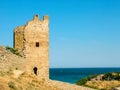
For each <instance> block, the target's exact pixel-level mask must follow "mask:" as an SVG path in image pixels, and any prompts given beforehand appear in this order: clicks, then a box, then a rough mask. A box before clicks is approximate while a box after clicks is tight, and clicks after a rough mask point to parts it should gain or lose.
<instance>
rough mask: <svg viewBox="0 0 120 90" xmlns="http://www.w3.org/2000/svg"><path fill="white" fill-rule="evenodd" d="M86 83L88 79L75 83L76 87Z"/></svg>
mask: <svg viewBox="0 0 120 90" xmlns="http://www.w3.org/2000/svg"><path fill="white" fill-rule="evenodd" d="M87 81H88V78H82V79H81V80H79V81H77V82H76V84H77V85H85V84H86V82H87Z"/></svg>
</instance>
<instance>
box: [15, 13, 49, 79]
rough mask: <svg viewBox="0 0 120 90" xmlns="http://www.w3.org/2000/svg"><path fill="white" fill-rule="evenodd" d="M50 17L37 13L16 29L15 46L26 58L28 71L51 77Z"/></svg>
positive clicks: (41, 76)
mask: <svg viewBox="0 0 120 90" xmlns="http://www.w3.org/2000/svg"><path fill="white" fill-rule="evenodd" d="M48 24H49V18H48V16H44V17H43V20H40V19H39V16H38V15H35V16H34V18H33V20H31V21H29V22H27V24H26V25H25V26H19V27H17V28H16V29H15V30H14V48H16V49H18V50H19V52H20V54H21V55H22V56H23V57H24V58H25V66H26V71H27V72H29V73H34V74H35V75H37V76H38V77H39V78H44V79H48V78H49V60H48V59H49V28H48Z"/></svg>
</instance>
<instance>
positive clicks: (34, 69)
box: [33, 67, 37, 75]
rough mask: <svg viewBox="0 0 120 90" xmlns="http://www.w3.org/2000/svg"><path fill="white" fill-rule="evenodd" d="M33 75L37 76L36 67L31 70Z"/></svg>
mask: <svg viewBox="0 0 120 90" xmlns="http://www.w3.org/2000/svg"><path fill="white" fill-rule="evenodd" d="M33 71H34V74H35V75H37V67H34V68H33Z"/></svg>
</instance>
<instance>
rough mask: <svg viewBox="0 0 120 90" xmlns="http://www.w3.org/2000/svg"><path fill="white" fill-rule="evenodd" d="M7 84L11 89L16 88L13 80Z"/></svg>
mask: <svg viewBox="0 0 120 90" xmlns="http://www.w3.org/2000/svg"><path fill="white" fill-rule="evenodd" d="M8 86H9V87H10V88H11V89H13V90H16V86H15V84H14V82H12V81H10V82H9V83H8Z"/></svg>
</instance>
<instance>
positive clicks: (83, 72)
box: [50, 68, 120, 83]
mask: <svg viewBox="0 0 120 90" xmlns="http://www.w3.org/2000/svg"><path fill="white" fill-rule="evenodd" d="M108 72H120V68H51V69H50V79H52V80H59V81H63V82H69V83H75V82H76V81H78V80H80V79H81V78H84V77H87V76H89V75H93V74H102V73H108Z"/></svg>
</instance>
